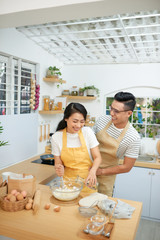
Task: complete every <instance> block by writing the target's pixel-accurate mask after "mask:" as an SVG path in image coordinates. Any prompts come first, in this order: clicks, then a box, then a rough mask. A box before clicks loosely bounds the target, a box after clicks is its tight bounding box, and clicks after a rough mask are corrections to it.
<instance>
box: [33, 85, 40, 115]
mask: <svg viewBox="0 0 160 240" xmlns="http://www.w3.org/2000/svg"><path fill="white" fill-rule="evenodd" d="M39 94H40V85H39V84H36V94H35V107H34V110H36V109H37V108H38V107H39Z"/></svg>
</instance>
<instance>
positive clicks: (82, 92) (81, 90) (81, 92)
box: [79, 88, 84, 96]
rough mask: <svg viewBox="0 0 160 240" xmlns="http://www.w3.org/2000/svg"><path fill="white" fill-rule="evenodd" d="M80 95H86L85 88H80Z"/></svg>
mask: <svg viewBox="0 0 160 240" xmlns="http://www.w3.org/2000/svg"><path fill="white" fill-rule="evenodd" d="M79 96H84V91H83V88H79Z"/></svg>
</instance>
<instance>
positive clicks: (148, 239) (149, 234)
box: [135, 219, 160, 240]
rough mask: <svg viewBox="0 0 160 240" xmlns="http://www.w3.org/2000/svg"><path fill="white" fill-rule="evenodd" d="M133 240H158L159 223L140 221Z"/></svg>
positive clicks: (159, 237) (159, 234) (159, 232)
mask: <svg viewBox="0 0 160 240" xmlns="http://www.w3.org/2000/svg"><path fill="white" fill-rule="evenodd" d="M135 240H160V222H155V221H150V220H146V219H141V220H140V224H139V227H138V231H137V234H136V239H135Z"/></svg>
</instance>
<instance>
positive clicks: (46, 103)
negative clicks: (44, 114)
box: [43, 96, 50, 111]
mask: <svg viewBox="0 0 160 240" xmlns="http://www.w3.org/2000/svg"><path fill="white" fill-rule="evenodd" d="M49 100H50V97H49V96H43V110H44V111H49Z"/></svg>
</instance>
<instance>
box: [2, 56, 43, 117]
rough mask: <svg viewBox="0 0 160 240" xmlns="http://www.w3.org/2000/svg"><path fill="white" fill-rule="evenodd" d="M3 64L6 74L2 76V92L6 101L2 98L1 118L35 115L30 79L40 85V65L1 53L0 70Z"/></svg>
mask: <svg viewBox="0 0 160 240" xmlns="http://www.w3.org/2000/svg"><path fill="white" fill-rule="evenodd" d="M3 63H4V64H5V72H4V73H3V75H2V76H0V92H1V96H2V97H3V96H4V99H3V98H0V116H2V115H19V114H30V113H34V112H35V111H34V110H32V109H31V108H30V97H31V83H30V82H31V81H30V79H31V77H32V79H34V80H36V84H38V79H39V63H35V62H33V61H30V60H26V59H22V58H18V57H15V56H12V55H9V54H6V53H3V52H0V70H1V67H2V65H3ZM27 75H28V76H27ZM2 78H3V80H2ZM28 79H29V81H28ZM1 81H2V82H1ZM3 81H4V83H3ZM22 81H24V82H25V85H24V84H22V83H23V82H22ZM22 96H23V97H24V99H22Z"/></svg>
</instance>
